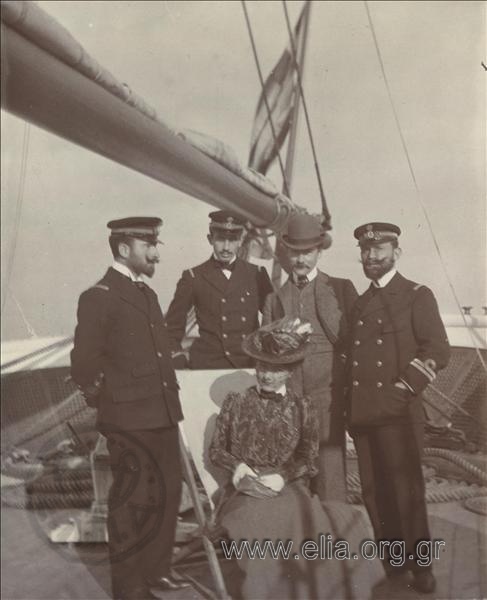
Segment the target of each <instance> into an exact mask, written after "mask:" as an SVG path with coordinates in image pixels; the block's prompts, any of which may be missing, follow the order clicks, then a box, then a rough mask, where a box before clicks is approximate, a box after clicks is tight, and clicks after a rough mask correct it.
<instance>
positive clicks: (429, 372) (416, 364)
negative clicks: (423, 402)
mask: <svg viewBox="0 0 487 600" xmlns="http://www.w3.org/2000/svg"><path fill="white" fill-rule="evenodd" d="M410 365H411V366H413V367H415V368H416V369H418V371H420V372H421V373H422V374H423V375H424V376H425V377H426V378H427V379H429V381H430V382H431V381H434V379H435V378H436V373H435V372H434V371H433V369H430V368H429V367H427V366H426V365H425V364H424V363H423V362H422V361H420V360H419V358H414V359H413V360H412V361H411V362H410Z"/></svg>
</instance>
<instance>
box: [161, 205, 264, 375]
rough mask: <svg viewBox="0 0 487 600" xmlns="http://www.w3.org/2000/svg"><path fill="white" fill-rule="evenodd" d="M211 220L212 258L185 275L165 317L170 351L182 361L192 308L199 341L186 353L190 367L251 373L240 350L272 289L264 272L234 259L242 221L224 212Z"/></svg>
mask: <svg viewBox="0 0 487 600" xmlns="http://www.w3.org/2000/svg"><path fill="white" fill-rule="evenodd" d="M209 217H210V219H211V220H210V231H209V234H208V242H209V243H210V245H211V246H212V248H213V253H212V256H211V257H210V258H209V259H208V260H207V261H205V262H204V263H202V264H200V265H198V266H196V267H192V268H191V269H187V270H186V271H184V272H183V274H182V277H181V279H180V280H179V282H178V284H177V287H176V292H175V294H174V298H173V300H172V302H171V304H170V306H169V309H168V312H167V324H168V331H169V337H170V342H171V349H172V351H173V355H175V356H177V355H179V356H181V354H182V347H181V342H182V340H183V337H184V334H185V330H186V320H187V315H188V313H189V311H190V310H191V308H194V310H195V313H196V322H197V324H198V328H199V337H198V338H197V339H196V340H195V341H194V343H193V344H192V346H191V348H190V350H189V367H190V368H191V369H232V368H238V369H240V368H246V367H251V366H253V361H252V359H251V358H250V357H249V356H247V355H246V354H245V353H244V352H243V350H242V348H241V344H242V341H243V339H244V338H245V336H246V335H249V334H250V333H252V331H254V330H255V329H257V327H258V326H259V320H258V316H259V311H260V310H262V307H263V305H264V300H265V298H266V296H267V294H269V293H270V292H271V291H272V284H271V282H270V280H269V276H268V275H267V271H266V270H265V269H264V268H261V267H257V266H256V265H253V264H251V263H248V262H246V261H244V260H241V259H240V258H238V251H239V249H240V246H241V245H242V240H243V235H244V231H245V221H244V219H242V218H241V217H239V216H237V215H235V214H233V213H231V212H229V211H226V210H219V211H215V212H212V213H210V215H209ZM176 360H179V358H178V359H176ZM176 364H178V363H176Z"/></svg>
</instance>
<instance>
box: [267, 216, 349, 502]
mask: <svg viewBox="0 0 487 600" xmlns="http://www.w3.org/2000/svg"><path fill="white" fill-rule="evenodd" d="M282 242H283V244H284V246H285V248H286V253H287V259H288V262H289V266H290V271H291V272H290V275H289V278H288V280H287V281H286V282H285V283H284V285H283V286H282V287H281V288H280V290H279V291H278V292H276V293H274V294H272V295H270V296H269V297H268V298H267V300H266V303H265V307H264V318H263V324H264V325H266V324H268V323H271V322H272V321H275V320H277V319H280V318H282V317H284V316H289V317H299V318H302V319H305V320H307V321H309V322H310V323H311V326H312V329H313V334H312V335H311V349H310V352H309V353H308V354H307V356H306V358H305V359H304V361H303V363H302V365H300V366H299V367H297V368H296V369H295V371H294V373H293V377H292V379H291V382H290V386H291V387H292V388H293V390H294V391H295V392H296V393H298V394H301V395H308V396H310V397H311V398H312V400H313V401H314V402H315V404H316V407H317V410H318V414H319V415H320V447H319V457H318V465H317V467H318V475H317V476H316V477H315V478H314V479H313V481H312V482H311V483H312V486H311V487H312V489H313V491H315V492H316V493H317V494H318V495H319V497H320V499H321V500H338V501H345V499H346V486H345V427H344V418H343V414H344V406H343V366H344V365H343V358H342V356H341V355H342V352H343V350H344V347H345V345H346V343H345V338H346V335H347V330H348V326H349V317H350V312H351V309H352V306H353V304H354V302H355V300H356V298H357V292H356V290H355V287H354V285H353V283H352V282H351V281H350V280H349V279H340V278H337V277H331V276H329V275H327V274H326V273H323V272H322V271H319V270H318V268H317V264H318V260H319V258H320V256H321V252H322V250H323V249H326V248H328V247H329V246H330V245H331V237H330V235H329V234H328V233H326V232H325V231H324V230H323V228H322V226H321V224H320V223H319V221H318V219H317V218H315V217H314V216H312V215H308V214H295V215H293V216H292V217H291V218H290V219H289V223H288V231H287V234H285V235H283V236H282Z"/></svg>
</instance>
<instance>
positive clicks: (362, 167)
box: [1, 1, 487, 340]
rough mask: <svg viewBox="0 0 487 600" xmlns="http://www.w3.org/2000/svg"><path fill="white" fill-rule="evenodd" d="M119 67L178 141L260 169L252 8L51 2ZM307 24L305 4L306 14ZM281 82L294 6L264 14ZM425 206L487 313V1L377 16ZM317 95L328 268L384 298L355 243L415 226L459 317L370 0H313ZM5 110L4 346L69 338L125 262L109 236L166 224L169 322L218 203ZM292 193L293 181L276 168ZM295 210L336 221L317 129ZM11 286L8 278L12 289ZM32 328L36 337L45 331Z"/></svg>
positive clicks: (467, 288)
mask: <svg viewBox="0 0 487 600" xmlns="http://www.w3.org/2000/svg"><path fill="white" fill-rule="evenodd" d="M38 4H39V5H40V6H41V7H42V8H43V9H45V10H46V11H47V12H49V13H50V14H51V15H52V16H53V17H55V18H56V19H57V20H59V21H60V23H61V24H63V25H64V26H65V27H66V28H67V29H68V30H69V31H70V32H71V33H72V34H73V35H74V37H75V38H77V39H78V41H79V42H80V43H81V44H82V45H83V46H84V47H85V48H86V50H87V51H88V52H89V53H90V54H92V55H93V56H94V57H95V58H96V59H97V60H98V61H99V62H100V63H101V64H102V65H103V66H105V67H106V68H107V69H108V70H110V71H111V72H112V73H113V74H114V75H115V76H117V77H118V78H119V79H120V80H122V81H125V82H127V83H128V84H129V85H130V86H131V88H132V89H133V90H134V91H136V92H138V93H139V94H140V95H141V96H142V97H144V98H145V100H146V101H147V102H148V103H149V104H152V105H153V106H154V107H155V108H156V109H157V111H158V113H159V115H160V116H161V117H162V118H163V119H164V120H165V121H167V122H168V123H169V124H170V125H171V126H173V127H174V128H189V129H194V130H197V131H201V132H204V133H206V134H208V135H211V136H214V137H216V138H219V139H221V140H222V141H224V142H226V143H227V144H229V145H230V146H232V147H233V148H234V150H235V151H236V153H237V155H238V156H239V158H240V160H241V162H242V163H245V162H246V160H247V157H248V151H249V141H250V132H251V128H252V122H253V116H254V111H255V106H256V103H257V99H258V96H259V93H260V84H259V80H258V76H257V72H256V69H255V65H254V62H253V57H252V54H251V48H250V43H249V38H248V34H247V30H246V27H245V21H244V17H243V12H242V8H241V5H240V3H239V2H221V1H215V2H213V1H212V2H199V1H198V2H192V1H187V2H171V1H167V2H166V1H161V2H115V1H110V2H104V1H96V2H95V1H92V2H90V1H88V2H85V1H83V2H81V1H78V2H44V1H42V2H39V3H38ZM288 5H289V10H290V14H291V18H292V19H293V21H295V19H296V18H297V15H298V14H299V11H300V8H301V6H302V3H301V2H289V3H288ZM248 7H249V12H250V17H251V20H252V24H253V27H254V33H255V35H256V41H257V45H258V50H259V53H260V57H261V60H262V63H263V68H264V72H265V73H266V74H267V73H268V72H269V70H270V69H271V68H272V66H273V65H274V64H275V62H276V61H277V59H278V57H279V56H280V54H281V53H282V51H283V49H284V47H285V45H286V44H287V42H288V37H287V36H288V34H287V29H286V24H285V20H284V16H283V12H282V6H281V3H280V2H260V1H259V2H249V3H248ZM369 7H370V12H371V16H372V20H373V23H374V27H375V30H376V34H377V38H378V42H379V45H380V48H381V54H382V58H383V61H384V65H385V69H386V72H387V76H388V80H389V84H390V88H391V92H392V96H393V99H394V104H395V107H396V110H397V113H398V118H399V121H400V124H401V127H402V129H403V133H404V137H405V141H406V145H407V148H408V151H409V154H410V157H411V162H412V166H413V169H414V172H415V175H416V179H417V182H418V186H419V190H420V196H421V201H422V202H423V203H424V207H425V210H426V212H427V214H428V216H429V218H430V220H431V224H432V228H433V231H434V235H435V236H436V239H437V243H438V246H439V249H440V252H441V255H442V258H443V261H444V264H445V266H446V269H447V271H448V274H449V277H450V278H451V281H452V284H453V286H454V288H455V290H456V292H457V294H458V297H459V300H460V303H461V304H462V305H469V306H473V307H474V310H473V312H474V313H477V314H480V313H482V308H481V307H482V306H485V305H486V304H487V301H486V283H485V281H486V280H485V250H486V240H485V220H486V219H485V217H486V215H485V208H486V207H485V182H486V180H485V131H486V130H485V106H486V104H485V91H486V88H485V81H486V79H485V78H486V75H487V73H486V71H485V69H484V68H483V67H482V64H481V63H482V61H484V63H485V62H486V61H485V4H484V3H483V2H476V1H473V2H472V1H470V2H468V1H458V2H456V1H455V2H436V1H434V2H433V1H432V2H429V1H425V2H370V3H369ZM309 33H310V37H309V42H308V51H307V62H306V67H305V74H304V87H305V94H306V100H307V103H308V107H309V111H310V118H311V124H312V127H313V132H314V136H315V142H316V146H317V151H318V158H319V164H320V168H321V172H322V177H323V182H324V187H325V192H326V195H327V199H328V203H329V208H330V211H331V213H332V218H333V232H332V233H333V238H334V243H333V246H332V247H331V249H330V250H328V251H326V252H325V253H324V254H323V256H322V259H321V263H320V267H321V268H322V269H323V270H324V271H326V272H328V273H330V274H332V275H335V276H341V277H349V278H351V279H352V280H353V281H354V283H355V285H356V286H357V288H358V289H359V290H360V291H362V290H363V289H364V288H365V286H366V285H367V283H366V281H365V278H364V276H363V274H362V270H361V267H360V264H359V263H358V252H357V247H356V244H355V240H354V239H353V237H352V232H353V229H354V228H355V227H356V226H357V225H359V224H362V223H364V222H366V221H370V220H381V221H382V220H384V221H392V222H394V223H397V224H398V225H400V227H401V228H402V230H403V235H402V237H401V240H402V244H401V245H402V247H403V250H404V254H403V257H402V259H401V262H400V270H401V271H402V272H403V274H404V275H405V276H406V277H408V278H410V279H414V280H417V281H420V282H422V283H425V284H426V285H429V286H430V287H431V288H432V289H433V291H434V292H435V295H436V297H437V299H438V301H439V304H440V309H441V311H442V313H454V312H457V308H456V305H455V302H454V299H453V295H452V292H451V290H450V288H449V285H448V281H447V278H446V276H445V273H444V272H443V269H442V267H441V262H440V258H439V256H438V253H437V251H436V249H435V245H434V243H433V238H432V235H431V232H430V230H429V227H428V225H427V221H426V219H425V215H424V213H423V210H422V208H421V203H420V199H419V198H418V195H417V194H416V191H415V188H414V185H413V181H412V178H411V174H410V172H409V169H408V165H407V160H406V156H405V153H404V151H403V148H402V146H401V142H400V137H399V134H398V130H397V128H396V125H395V122H394V117H393V113H392V109H391V106H390V103H389V99H388V96H387V90H386V86H385V84H384V81H383V78H382V74H381V71H380V66H379V62H378V59H377V54H376V50H375V47H374V43H373V38H372V34H371V31H370V28H369V23H368V19H367V13H366V10H365V6H364V3H363V2H314V3H313V9H312V14H311V23H310V32H309ZM24 128H25V124H24V122H23V121H21V120H19V119H17V118H15V117H13V116H11V115H9V114H7V113H5V112H2V190H1V191H2V216H3V219H2V234H3V235H2V249H3V252H2V285H3V286H4V289H3V292H4V293H6V302H5V306H4V309H3V312H2V317H3V328H2V339H3V340H6V339H18V338H26V337H29V335H30V334H32V333H35V334H37V335H39V336H51V335H63V334H65V335H70V334H72V332H73V329H74V325H75V311H76V303H77V299H78V296H79V294H80V292H81V291H82V290H83V289H85V288H86V287H89V286H90V285H92V284H93V283H94V282H95V281H96V280H97V279H98V278H100V277H101V276H102V275H103V274H104V272H105V270H106V267H107V266H108V264H109V263H110V262H111V255H110V251H109V247H108V244H107V233H108V230H107V229H106V222H107V221H108V220H110V219H114V218H119V217H123V216H130V215H156V216H160V217H162V218H163V219H164V227H163V230H162V239H163V240H164V242H165V246H163V247H162V256H161V263H160V265H159V268H158V270H157V271H156V275H155V277H154V279H153V281H152V283H151V285H153V287H154V288H155V290H156V291H157V292H158V294H159V298H160V301H161V304H162V306H163V309H166V308H167V306H168V304H169V302H170V300H171V298H172V294H173V292H174V289H175V285H176V282H177V280H178V278H179V276H180V274H181V271H182V270H183V269H184V268H187V267H189V266H193V265H195V264H198V263H200V262H202V261H203V260H205V259H206V258H207V257H208V255H209V250H210V248H209V246H208V243H207V241H206V233H207V223H208V219H207V214H208V212H209V211H210V210H212V207H210V206H209V205H206V204H204V203H202V202H199V201H197V200H195V199H193V198H190V197H188V196H185V195H184V194H182V193H180V192H178V191H175V190H173V189H171V188H169V187H167V186H165V185H162V184H160V183H158V182H156V181H153V180H150V179H148V178H146V177H144V176H142V175H140V174H138V173H135V172H133V171H130V170H128V169H126V168H124V167H121V166H119V165H117V164H115V163H113V162H110V161H109V160H107V159H105V158H102V157H100V156H97V155H95V154H93V153H90V152H88V151H87V150H84V149H82V148H79V147H77V146H74V145H73V144H70V143H68V142H66V141H64V140H62V139H60V138H56V137H54V136H53V135H51V134H49V133H46V132H44V131H42V130H40V129H38V128H37V127H34V126H32V127H30V137H29V145H28V149H27V151H28V152H27V162H26V172H25V181H24V188H23V194H20V190H21V180H20V171H21V154H22V140H23V136H24ZM270 176H271V178H272V179H274V181H275V182H276V184H278V185H280V176H279V171H278V169H277V168H276V167H274V168H273V169H272V171H271V172H270ZM292 197H293V200H294V201H295V202H296V203H297V204H300V205H302V206H305V207H306V208H308V209H309V210H310V211H313V212H319V210H320V201H319V195H318V187H317V183H316V178H315V174H314V167H313V163H312V158H311V151H310V147H309V143H308V139H307V135H306V131H305V127H304V119H303V118H302V117H301V120H300V131H299V135H298V145H297V156H296V166H295V171H294V181H293V194H292ZM9 273H10V277H9V280H8V281H7V276H8V274H9ZM29 332H30V333H29Z"/></svg>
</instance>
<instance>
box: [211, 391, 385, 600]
mask: <svg viewBox="0 0 487 600" xmlns="http://www.w3.org/2000/svg"><path fill="white" fill-rule="evenodd" d="M314 407H315V404H314V403H313V402H311V401H310V400H309V399H308V398H307V397H304V398H303V397H299V396H297V395H295V394H293V393H292V392H288V393H287V394H286V395H285V396H283V397H282V399H279V400H273V399H267V400H264V399H262V398H260V396H259V394H258V392H257V389H256V388H255V387H251V388H249V389H248V390H247V391H246V392H245V393H243V394H239V393H230V394H229V395H228V396H227V398H226V400H225V402H224V404H223V407H222V409H221V412H220V414H219V416H218V418H217V421H216V429H215V432H214V435H213V439H212V442H211V445H210V459H211V461H212V462H213V463H214V464H215V465H217V466H219V467H223V468H224V469H227V470H228V474H229V479H230V477H231V475H232V473H233V471H234V469H235V467H236V466H237V465H238V464H239V463H240V462H245V463H246V464H247V465H249V466H250V467H252V468H253V469H254V470H255V471H257V472H259V473H276V472H278V473H280V474H281V475H282V476H283V477H284V480H285V485H284V488H283V489H282V490H281V492H280V493H279V494H278V495H277V496H275V497H270V498H255V497H253V496H249V495H246V494H244V493H241V492H237V491H235V490H234V488H233V486H232V485H231V483H229V485H228V486H227V488H226V490H224V492H223V493H224V497H225V498H226V500H224V501H223V504H222V505H221V507H220V510H219V513H218V514H219V524H220V525H221V526H222V528H223V529H224V531H225V532H226V537H227V540H226V542H227V544H229V543H231V542H232V541H235V542H236V543H237V544H238V543H239V542H241V541H243V540H247V541H248V542H249V543H250V544H251V545H252V544H253V543H254V542H256V541H258V542H260V543H261V544H263V543H264V542H265V540H269V541H271V542H273V543H274V549H275V547H276V546H275V544H276V543H277V542H278V541H279V540H281V541H282V542H283V543H284V544H287V543H288V542H292V547H290V546H288V548H289V549H290V553H289V555H288V556H287V558H286V557H284V555H283V554H281V555H280V556H279V557H277V558H273V557H272V555H271V553H270V552H269V551H268V552H267V554H266V556H265V557H263V558H258V557H257V558H251V557H250V555H249V554H247V553H245V552H244V553H243V554H242V556H241V558H240V559H239V560H235V561H233V563H232V564H233V566H234V573H232V576H231V577H229V578H228V579H227V582H226V583H227V585H228V588H229V592H230V594H231V596H232V597H233V598H246V599H249V600H266V599H269V600H271V599H272V600H275V599H277V598H279V599H281V598H282V599H286V598H289V599H291V598H292V599H303V600H304V599H306V600H308V599H313V598H323V599H329V600H336V599H339V598H368V597H370V595H371V589H372V586H373V585H374V584H375V583H376V582H377V581H378V580H379V579H380V578H381V575H382V571H381V567H380V564H379V563H378V562H377V561H369V560H365V559H361V558H360V559H359V558H357V559H353V558H351V559H350V560H338V559H336V558H334V557H333V556H334V555H333V552H332V553H331V556H330V558H327V557H326V556H323V555H320V556H321V558H320V557H318V558H317V559H316V560H307V559H306V558H304V556H303V555H302V553H301V549H302V547H303V543H304V542H305V541H306V540H312V541H314V542H316V543H317V544H319V543H320V539H322V540H327V539H332V540H335V541H336V540H339V539H342V540H346V541H347V542H348V544H349V546H350V550H351V552H358V550H359V547H360V543H361V542H362V541H363V540H364V539H367V538H370V537H371V532H370V531H369V530H368V524H367V521H366V518H365V517H364V515H363V513H362V512H360V511H359V510H358V509H356V508H354V507H351V506H349V505H347V504H344V503H339V502H326V503H321V502H320V500H319V498H318V496H316V495H311V493H310V491H309V487H308V485H307V483H308V481H307V480H308V477H312V476H313V475H315V473H316V466H315V462H316V459H317V456H318V446H319V432H318V429H319V419H318V416H317V413H316V409H315V408H314ZM320 535H321V536H322V537H321V538H320ZM326 536H331V537H326ZM261 547H262V546H261ZM325 554H326V553H325Z"/></svg>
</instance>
